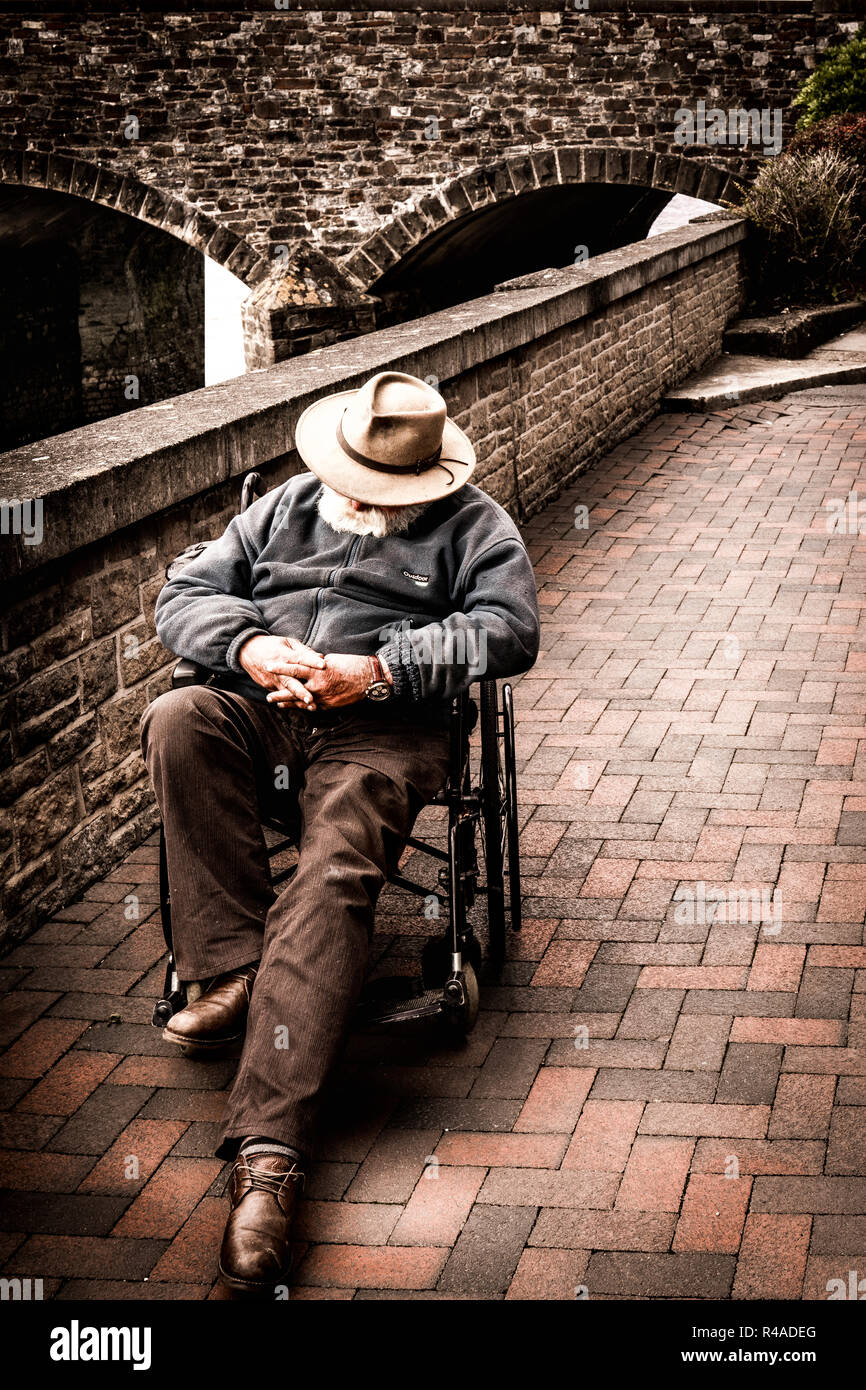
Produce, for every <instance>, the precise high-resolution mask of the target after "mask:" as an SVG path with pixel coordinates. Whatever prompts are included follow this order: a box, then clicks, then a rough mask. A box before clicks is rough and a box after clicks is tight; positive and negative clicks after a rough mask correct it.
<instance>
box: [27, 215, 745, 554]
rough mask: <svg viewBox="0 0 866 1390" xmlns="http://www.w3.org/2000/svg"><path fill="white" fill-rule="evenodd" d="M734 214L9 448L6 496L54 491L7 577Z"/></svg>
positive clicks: (711, 236) (559, 322)
mask: <svg viewBox="0 0 866 1390" xmlns="http://www.w3.org/2000/svg"><path fill="white" fill-rule="evenodd" d="M746 234H747V224H746V222H745V220H744V219H742V218H738V217H733V216H725V217H723V218H721V219H719V220H715V221H713V222H712V223H710V224H708V225H702V226H686V227H679V228H675V229H674V230H672V231H670V232H665V233H663V234H662V235H661V236H656V237H652V238H649V239H648V240H645V241H639V242H633V243H631V244H630V245H628V246H624V247H620V248H619V249H617V250H615V251H608V252H606V253H605V254H604V255H601V256H597V257H595V258H594V259H593V260H590V261H588V262H586V263H585V264H584V265H578V266H573V267H569V268H567V269H566V270H565V271H563V272H562V275H561V277H557V282H556V284H554V285H550V286H542V287H541V288H532V289H513V290H510V291H507V292H501V291H499V292H496V291H494V292H493V293H492V294H488V295H484V296H483V297H481V298H479V299H473V300H469V301H467V302H466V303H463V304H458V305H456V306H454V307H453V308H450V309H442V310H439V311H437V312H436V313H434V314H428V315H426V316H424V317H423V318H418V319H413V320H410V321H409V322H407V323H403V324H397V325H395V326H394V327H391V328H384V329H380V330H378V331H377V332H374V333H367V334H364V335H362V336H361V337H358V338H351V339H347V340H344V341H342V342H339V343H332V344H330V345H329V346H328V347H324V348H319V349H317V350H315V351H313V352H310V353H307V354H306V355H305V356H303V357H294V358H290V359H289V360H287V361H285V362H280V363H277V364H276V365H274V366H272V367H266V368H261V369H259V370H256V371H252V372H249V373H247V374H246V375H245V376H240V377H236V378H234V379H233V380H231V381H227V382H221V383H220V384H218V385H214V386H205V387H202V388H201V389H199V390H196V391H189V392H186V393H185V394H184V395H181V396H175V397H172V398H171V399H168V400H163V401H159V402H157V403H155V404H154V405H144V406H139V407H138V409H136V410H134V411H129V412H127V413H126V414H123V415H115V416H111V417H109V418H108V419H105V420H98V421H95V422H94V423H93V424H89V425H82V426H80V427H79V428H78V429H74V430H68V431H66V432H65V433H63V434H58V435H54V436H52V437H51V438H49V439H44V440H37V441H34V442H33V443H31V444H27V445H23V446H21V447H19V448H17V449H13V450H10V451H9V452H8V453H5V454H0V499H7V500H11V499H21V500H26V499H36V498H41V499H42V501H43V523H42V524H43V539H42V541H41V543H40V544H39V545H28V544H26V543H25V539H24V537H18V536H7V537H4V538H3V544H2V545H0V579H2V580H7V581H8V580H14V579H15V578H17V577H21V576H24V575H25V574H29V573H32V572H33V571H34V570H36V569H38V568H40V567H41V566H42V565H45V564H48V563H49V562H51V561H54V560H57V559H59V558H61V557H62V556H65V555H68V554H70V553H71V552H73V551H75V550H77V549H80V548H81V547H83V546H85V545H89V544H91V543H92V542H94V541H97V540H100V539H102V538H104V537H106V536H109V535H113V534H114V533H115V532H117V531H119V530H121V529H122V528H124V527H127V526H131V525H134V524H135V523H136V522H138V521H141V520H143V519H144V518H146V517H149V516H154V515H156V514H158V513H160V512H162V511H165V510H166V509H167V508H169V507H172V506H174V505H176V504H178V503H180V502H182V501H185V500H187V499H189V498H191V497H194V496H196V495H197V494H199V493H202V492H205V491H207V490H209V489H210V488H213V487H216V486H218V485H219V484H220V483H223V482H226V481H228V480H229V479H231V478H234V477H238V476H240V475H242V474H244V473H247V472H248V471H249V470H250V469H253V468H256V467H260V466H263V465H265V464H266V463H268V462H270V461H271V460H274V459H279V458H283V457H285V456H286V455H287V454H289V453H290V452H291V451H292V449H293V447H294V429H295V424H296V422H297V420H298V418H299V416H300V415H301V413H302V411H303V410H305V409H306V407H307V406H308V405H310V404H311V403H312V402H313V401H315V400H317V399H318V398H319V397H320V396H321V395H322V394H323V393H325V392H327V393H331V392H335V391H340V390H351V389H352V388H353V387H357V386H360V385H361V384H362V382H364V381H365V380H366V379H367V378H368V377H370V376H372V375H373V374H374V373H375V372H379V371H385V370H396V371H405V372H410V373H412V374H413V375H415V376H422V377H425V376H429V375H434V376H435V377H436V379H437V380H438V381H440V382H443V383H445V382H447V381H449V380H450V379H452V378H455V377H458V376H460V375H462V374H463V373H465V372H467V371H471V370H472V369H473V368H474V367H477V366H479V365H480V364H482V363H484V362H487V361H490V360H491V359H493V358H496V357H499V356H501V355H503V354H505V353H509V352H512V351H514V350H515V349H519V348H521V347H523V346H525V345H526V344H527V343H530V342H532V341H534V340H535V339H537V338H541V337H544V336H545V335H546V334H549V333H553V332H555V331H557V330H558V329H560V328H562V327H564V326H565V325H566V324H569V323H574V322H576V321H578V320H580V319H581V318H585V317H588V316H591V315H593V314H595V313H598V312H599V311H600V310H602V309H604V308H605V307H606V306H607V305H609V304H612V303H614V302H615V301H617V300H619V299H622V298H625V297H626V296H628V295H631V294H635V293H637V292H639V291H640V290H642V289H643V288H645V287H646V286H648V285H650V284H652V283H654V282H656V281H658V280H663V279H665V278H667V277H668V276H671V275H674V274H676V273H678V272H679V271H682V270H684V269H686V268H687V267H688V266H690V265H695V264H699V263H700V262H701V261H702V260H704V259H706V258H708V257H712V256H715V255H717V254H719V253H720V252H722V251H724V250H726V249H727V248H729V247H732V246H735V245H736V244H737V243H739V242H741V241H743V240H744V238H745V237H746Z"/></svg>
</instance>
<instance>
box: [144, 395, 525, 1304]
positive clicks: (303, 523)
mask: <svg viewBox="0 0 866 1390" xmlns="http://www.w3.org/2000/svg"><path fill="white" fill-rule="evenodd" d="M296 445H297V449H298V452H299V454H300V456H301V458H302V459H303V460H304V462H305V463H306V464H307V466H308V468H309V469H310V472H308V473H304V474H302V475H300V476H298V477H294V478H292V479H290V481H289V482H288V483H285V484H283V485H282V486H280V487H276V488H274V489H273V490H272V491H271V492H269V493H268V494H267V495H266V496H265V497H263V498H261V499H260V500H259V501H257V502H256V503H254V505H253V506H251V507H249V508H248V509H247V511H245V512H244V513H243V514H242V515H241V516H238V517H236V518H235V519H234V521H232V522H231V524H230V525H229V527H228V528H227V530H226V531H225V533H224V535H223V536H222V537H221V538H220V539H219V540H218V541H215V542H213V543H212V544H211V545H209V546H208V547H207V549H206V550H205V551H204V552H203V553H202V554H201V555H200V556H198V557H197V558H196V559H195V560H194V561H193V562H192V563H191V564H189V565H188V566H187V567H186V568H185V569H184V570H183V571H182V572H181V573H180V574H179V575H177V576H176V577H175V578H173V579H171V580H170V581H169V583H167V584H166V586H165V588H164V589H163V591H162V593H161V594H160V596H159V601H158V603H157V609H156V623H157V631H158V633H159V636H160V638H161V640H162V641H163V642H164V644H165V645H166V647H168V648H169V650H170V651H172V652H174V653H176V654H177V655H178V656H183V657H188V658H191V659H192V660H193V661H196V662H199V663H201V664H202V665H204V666H207V667H209V668H211V670H213V671H214V672H216V673H217V681H216V683H215V684H213V685H209V686H196V687H192V688H187V689H180V690H174V691H170V692H169V693H168V694H165V695H162V696H160V698H159V699H158V700H156V701H155V702H154V703H153V704H152V705H151V706H150V708H149V709H148V710H147V711H146V713H145V716H144V719H143V721H142V748H143V751H144V756H145V759H146V762H147V766H148V770H149V772H150V775H151V778H152V780H153V785H154V789H155V792H156V797H157V800H158V802H159V806H160V810H161V812H162V817H163V824H164V827H165V837H166V851H167V860H168V876H169V883H170V888H171V901H172V923H173V928H174V942H175V955H176V961H177V968H178V973H179V976H180V978H181V979H182V980H185V981H187V982H192V981H195V982H197V986H196V989H195V990H191V991H190V997H191V998H192V997H193V996H194V995H197V997H194V998H193V1001H192V1002H191V1003H189V1004H188V1005H187V1007H186V1008H185V1009H183V1010H181V1011H180V1012H179V1013H178V1014H176V1015H175V1016H174V1018H173V1019H172V1020H171V1022H170V1023H169V1025H168V1027H167V1028H166V1030H165V1034H164V1036H165V1038H166V1040H167V1041H169V1042H172V1043H176V1044H178V1045H180V1046H183V1047H184V1048H185V1049H186V1050H187V1051H189V1050H193V1051H194V1052H196V1053H199V1054H201V1055H207V1054H209V1053H210V1054H213V1053H216V1052H218V1051H219V1050H221V1049H224V1048H225V1047H226V1046H227V1045H229V1044H231V1043H233V1042H235V1041H237V1040H239V1039H241V1038H242V1037H244V1033H245V1034H246V1036H245V1041H244V1046H243V1052H242V1056H241V1061H240V1066H239V1070H238V1073H237V1076H236V1078H235V1081H234V1085H233V1087H232V1091H231V1097H230V1100H229V1105H228V1110H227V1113H226V1116H225V1119H224V1121H223V1125H222V1131H221V1135H220V1144H219V1148H218V1150H217V1152H218V1154H219V1155H220V1156H223V1157H236V1162H235V1166H234V1170H233V1173H232V1180H231V1184H230V1189H229V1191H230V1201H231V1211H230V1214H229V1219H228V1224H227V1226H226V1232H225V1237H224V1239H223V1245H222V1251H221V1255H220V1274H221V1278H222V1280H223V1282H224V1283H225V1284H226V1285H228V1286H229V1288H231V1289H233V1290H234V1291H236V1293H237V1294H239V1295H241V1296H249V1297H263V1296H268V1294H269V1293H270V1294H271V1295H272V1291H273V1287H274V1284H275V1283H277V1282H279V1281H281V1280H283V1279H285V1277H286V1274H287V1271H288V1265H289V1259H290V1229H291V1221H292V1215H293V1212H294V1207H295V1202H296V1193H297V1190H298V1185H299V1184H300V1183H302V1180H303V1173H304V1168H305V1164H306V1163H307V1162H308V1160H309V1156H310V1153H311V1149H312V1145H313V1140H314V1133H315V1120H316V1109H317V1102H318V1098H319V1095H320V1092H321V1090H322V1087H323V1085H324V1082H325V1080H326V1077H327V1075H328V1073H329V1071H330V1069H331V1067H332V1064H333V1063H334V1061H335V1059H336V1057H337V1056H338V1054H339V1052H340V1049H341V1047H342V1044H343V1043H344V1040H345V1038H346V1034H347V1031H348V1028H349V1026H350V1023H351V1019H352V1014H353V1010H354V1007H355V1004H356V1002H357V999H358V995H359V993H360V990H361V986H362V983H363V978H364V970H365V964H366V961H367V954H368V946H369V940H370V936H371V933H372V930H373V917H374V911H375V906H376V900H377V898H378V895H379V891H380V889H381V888H382V885H383V883H384V882H385V880H386V877H387V875H388V873H389V872H390V871H391V870H393V868H394V867H395V866H396V863H397V860H398V858H399V855H400V853H401V851H402V849H403V848H404V846H405V843H406V840H407V838H408V836H409V835H410V834H411V830H412V825H413V823H414V820H415V817H416V815H417V814H418V811H419V810H420V809H421V807H422V806H423V805H424V804H425V803H426V802H428V801H430V800H431V799H432V797H433V796H434V795H435V793H436V792H437V790H438V789H439V787H440V786H441V785H442V783H443V782H444V780H445V777H446V774H447V763H448V718H449V702H450V700H451V699H452V698H453V697H454V696H455V695H456V694H458V693H459V692H460V691H461V690H463V689H465V688H466V686H467V685H468V684H469V683H470V682H471V681H472V680H473V679H477V678H478V677H479V676H480V675H484V676H485V677H487V678H496V677H499V676H507V675H513V674H516V673H518V672H520V671H525V670H527V669H528V668H529V667H530V666H531V665H532V663H533V661H534V660H535V658H536V656H537V653H538V635H539V634H538V605H537V596H536V590H535V582H534V578H533V574H532V569H531V567H530V564H529V560H528V557H527V554H526V550H525V547H524V545H523V542H522V540H521V538H520V535H519V533H518V531H517V528H516V527H515V526H514V524H513V522H512V521H511V520H510V518H509V517H508V515H507V513H506V512H504V511H503V509H502V508H501V507H500V506H498V505H497V503H495V502H494V501H492V500H491V498H489V497H488V496H486V495H485V494H484V493H483V492H481V491H480V490H479V489H478V488H476V487H474V486H472V484H470V483H469V481H468V479H469V477H470V475H471V473H472V470H473V467H474V463H475V456H474V451H473V448H472V445H471V443H470V442H469V440H468V439H467V437H466V435H465V434H464V433H463V432H462V430H460V429H458V427H457V426H456V425H455V424H454V422H453V421H451V420H450V419H448V417H447V411H446V406H445V402H444V400H443V399H442V397H441V396H440V395H439V393H438V391H434V390H433V389H432V388H431V387H430V386H428V385H426V384H425V383H424V382H423V381H420V380H418V378H416V377H412V376H406V375H404V374H402V373H399V372H382V373H380V374H378V375H377V376H374V377H373V378H372V379H371V380H370V381H368V382H367V383H366V385H365V386H363V387H361V388H360V389H359V390H357V391H348V392H342V393H340V394H337V395H333V396H329V397H326V398H324V399H322V400H320V401H317V402H316V403H315V404H314V405H312V406H310V407H309V408H308V409H307V410H306V411H305V412H304V414H303V415H302V416H301V418H300V420H299V421H298V426H297V430H296ZM275 787H277V788H282V787H288V788H289V789H291V790H293V791H294V792H295V794H296V795H297V800H298V806H299V810H300V814H301V825H302V831H301V839H300V845H299V860H298V867H297V870H296V872H295V874H294V876H293V877H292V878H291V880H290V881H289V882H288V884H287V885H286V886H284V887H283V888H282V889H281V890H280V891H278V892H277V891H275V890H274V888H273V887H272V886H271V883H270V880H269V876H268V864H267V857H266V850H265V843H264V839H263V836H262V829H261V814H260V807H261V805H262V803H263V802H264V801H265V800H266V798H267V796H268V793H269V792H270V793H272V792H273V789H274V788H275Z"/></svg>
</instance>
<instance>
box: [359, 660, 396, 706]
mask: <svg viewBox="0 0 866 1390" xmlns="http://www.w3.org/2000/svg"><path fill="white" fill-rule="evenodd" d="M367 660H368V661H369V663H370V672H371V679H370V684H369V685H368V686H367V689H366V690H365V691H364V695H365V696H366V698H367V699H368V700H390V698H391V696H392V694H393V691H392V690H391V687H390V685H389V684H388V682H387V681H386V679H385V672H384V671H383V670H382V663H381V661H380V660H379V658H378V656H369V657H368V658H367Z"/></svg>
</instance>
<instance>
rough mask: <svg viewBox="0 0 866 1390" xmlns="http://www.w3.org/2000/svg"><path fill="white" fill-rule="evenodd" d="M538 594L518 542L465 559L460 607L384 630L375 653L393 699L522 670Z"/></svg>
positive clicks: (421, 696) (451, 690)
mask: <svg viewBox="0 0 866 1390" xmlns="http://www.w3.org/2000/svg"><path fill="white" fill-rule="evenodd" d="M539 637H540V631H539V619H538V592H537V589H536V586H535V575H534V574H533V571H532V566H531V564H530V562H529V556H528V555H527V553H526V548H525V547H524V545H523V543H522V541H520V540H515V539H512V538H508V539H506V540H503V541H498V542H497V543H496V544H495V545H493V546H491V547H490V549H489V550H487V551H485V552H484V553H483V554H482V555H481V556H479V557H478V558H477V559H476V560H475V561H474V562H473V564H472V566H471V568H470V570H469V574H468V576H467V580H466V584H465V591H464V601H463V607H462V611H460V612H458V613H452V614H450V616H449V617H447V618H445V619H444V620H443V621H442V622H436V623H428V624H427V625H426V626H424V627H419V628H412V627H409V626H408V625H406V624H403V625H401V626H400V627H399V629H392V633H391V635H390V637H389V640H388V642H387V643H386V645H385V646H383V647H380V649H379V656H380V657H381V658H382V660H384V661H385V662H386V663H387V665H388V667H389V669H390V671H391V674H392V677H393V681H394V694H395V695H396V696H397V698H399V699H407V700H411V701H419V700H430V699H434V700H448V699H452V698H453V697H454V696H455V695H459V694H460V692H461V691H462V690H465V689H466V687H467V686H469V685H471V683H472V682H473V681H476V680H498V679H499V678H500V677H503V676H516V675H519V674H520V673H521V672H522V671H528V670H529V668H530V666H532V665H533V663H534V662H535V660H536V657H537V656H538V645H539Z"/></svg>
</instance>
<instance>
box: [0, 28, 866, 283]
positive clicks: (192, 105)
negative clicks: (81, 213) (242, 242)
mask: <svg viewBox="0 0 866 1390" xmlns="http://www.w3.org/2000/svg"><path fill="white" fill-rule="evenodd" d="M111 8H112V7H111V6H110V5H105V6H101V7H100V9H99V11H98V12H97V13H96V14H93V13H89V12H87V10H86V9H85V10H81V7H78V9H76V7H75V6H74V5H72V4H65V3H63V0H56V3H54V4H51V5H50V6H42V5H39V4H36V5H22V6H21V7H20V9H19V10H18V11H17V12H15V11H10V10H9V9H8V8H7V7H4V9H5V11H6V12H5V13H4V14H3V15H2V16H0V84H2V87H3V90H4V94H5V95H4V108H3V116H4V143H6V144H8V145H9V146H11V147H12V148H14V149H19V150H30V151H45V152H47V153H48V154H52V155H55V156H76V157H79V158H81V159H84V160H94V161H96V162H97V163H98V164H99V165H100V167H102V168H104V169H105V170H106V171H112V172H113V173H114V174H122V175H124V174H125V175H130V176H132V175H134V176H135V178H136V179H139V180H141V181H142V182H143V183H144V184H145V185H147V186H148V187H150V188H152V189H153V190H156V191H157V193H158V194H160V195H163V196H164V197H165V198H166V199H168V200H170V199H172V198H175V199H180V200H182V201H183V204H184V206H185V207H188V208H194V209H196V210H197V211H198V212H199V213H200V214H201V215H202V216H204V217H206V218H208V219H213V222H215V223H216V224H218V225H219V226H221V227H222V228H224V229H230V231H231V233H232V234H233V235H237V236H240V237H242V238H244V239H246V241H247V242H248V243H249V244H250V245H251V246H254V247H255V248H256V250H257V251H258V252H259V253H265V254H267V255H270V253H271V252H272V250H273V247H274V244H275V243H291V242H293V241H294V240H295V239H297V238H299V237H300V238H305V239H307V240H309V241H310V242H311V243H312V244H314V245H315V246H316V247H318V248H319V249H320V250H323V251H325V252H326V253H327V254H328V255H329V256H332V257H337V258H339V257H341V256H343V255H347V254H349V253H350V252H351V250H352V249H354V248H355V247H357V245H358V244H359V243H360V242H361V241H363V240H364V238H366V237H367V236H369V235H371V234H372V233H374V232H376V231H377V230H379V228H380V227H381V226H382V224H383V221H384V220H386V219H388V218H389V217H391V215H392V213H393V211H394V205H395V203H403V202H405V201H406V200H408V199H411V198H415V197H418V196H423V194H424V193H426V192H429V191H430V190H431V189H432V188H434V187H440V186H441V185H442V184H443V183H446V182H447V181H449V180H451V179H454V178H457V177H459V176H460V175H463V174H465V173H467V172H468V171H469V170H471V169H474V168H477V167H486V166H489V165H490V164H491V163H493V162H495V161H496V160H497V159H499V158H501V157H502V156H503V155H505V154H513V153H515V152H518V151H537V150H542V149H553V148H556V147H558V146H562V145H568V144H574V143H583V142H590V143H592V142H593V141H597V140H603V141H610V142H613V143H624V142H625V143H627V142H632V143H637V144H639V145H641V146H642V147H643V148H645V149H648V150H653V151H675V152H677V153H680V152H681V151H680V148H679V147H678V146H676V145H675V142H674V139H673V132H674V113H675V111H676V110H677V108H678V107H680V106H682V105H691V104H693V103H694V101H695V100H696V99H697V98H698V97H709V98H710V99H711V101H715V102H716V104H717V105H719V106H722V107H724V108H726V109H727V108H728V107H736V106H742V105H745V106H757V107H764V106H770V107H777V106H780V107H783V108H784V109H785V110H786V111H787V108H788V107H789V104H790V100H791V97H792V95H793V93H794V92H795V90H796V89H797V87H798V86H799V85H800V83H801V82H802V81H803V79H804V77H805V76H806V75H807V73H808V71H809V70H810V68H811V67H812V66H813V64H814V59H815V55H816V53H820V52H821V51H822V50H823V49H824V48H825V47H826V45H827V44H828V43H829V42H831V41H832V40H835V39H837V38H838V37H839V36H840V35H844V33H845V32H846V31H845V25H846V24H847V25H849V26H850V25H851V23H852V22H853V21H855V20H856V19H857V18H858V17H859V16H860V13H861V11H862V6H861V5H860V3H859V0H832V3H812V0H773V4H772V5H770V6H768V5H767V4H765V3H763V2H762V0H710V3H706V4H689V3H684V0H589V4H588V7H587V8H586V9H585V10H582V9H578V8H576V7H575V5H574V4H573V3H571V0H550V3H548V4H547V5H545V6H541V5H538V6H532V5H529V6H527V5H524V4H522V3H517V0H478V3H476V4H475V5H469V6H466V5H464V3H463V0H438V2H437V3H435V4H433V5H431V6H425V7H417V8H415V7H412V6H408V5H406V4H405V3H394V0H387V2H383V3H381V4H377V5H375V6H374V7H372V8H368V7H366V6H364V5H360V4H358V3H356V0H300V2H299V0H287V4H286V7H285V8H282V7H280V8H279V9H277V8H276V6H267V5H263V4H261V3H260V2H259V3H249V4H245V3H239V4H236V5H233V6H231V8H230V10H228V11H227V10H226V9H225V7H223V6H218V5H215V4H195V5H191V6H189V7H188V12H186V13H177V12H173V13H166V14H157V15H154V14H152V13H149V12H148V10H149V7H146V8H144V9H142V10H137V9H136V7H135V6H132V7H129V6H126V7H121V8H120V13H117V14H112V13H110V10H111ZM185 8H186V7H185ZM129 117H135V118H136V119H137V120H138V122H139V128H138V132H137V135H136V138H134V139H130V138H127V136H128V135H129V133H130V128H129V126H128V124H127V122H128V118H129ZM431 120H435V122H436V123H437V128H436V133H435V138H427V135H429V134H430V132H431V130H432V127H431V126H430V124H429V123H430V122H431ZM425 131H426V134H425ZM703 153H704V154H706V153H707V151H704V152H703ZM717 154H718V156H719V158H720V159H721V160H723V161H724V160H725V159H733V160H734V161H735V162H736V161H737V157H738V152H737V151H736V150H731V149H725V148H721V147H720V148H719V149H718V151H717ZM181 221H182V219H181ZM179 229H180V226H179V224H178V230H179ZM212 249H213V250H214V251H216V252H219V251H220V248H219V247H218V246H214V247H213V248H212ZM231 249H232V242H231V239H229V241H228V251H231ZM247 268H249V267H247ZM237 273H238V274H241V276H242V278H244V270H243V267H242V266H239V268H238V271H237ZM249 283H252V281H250V282H249Z"/></svg>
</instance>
